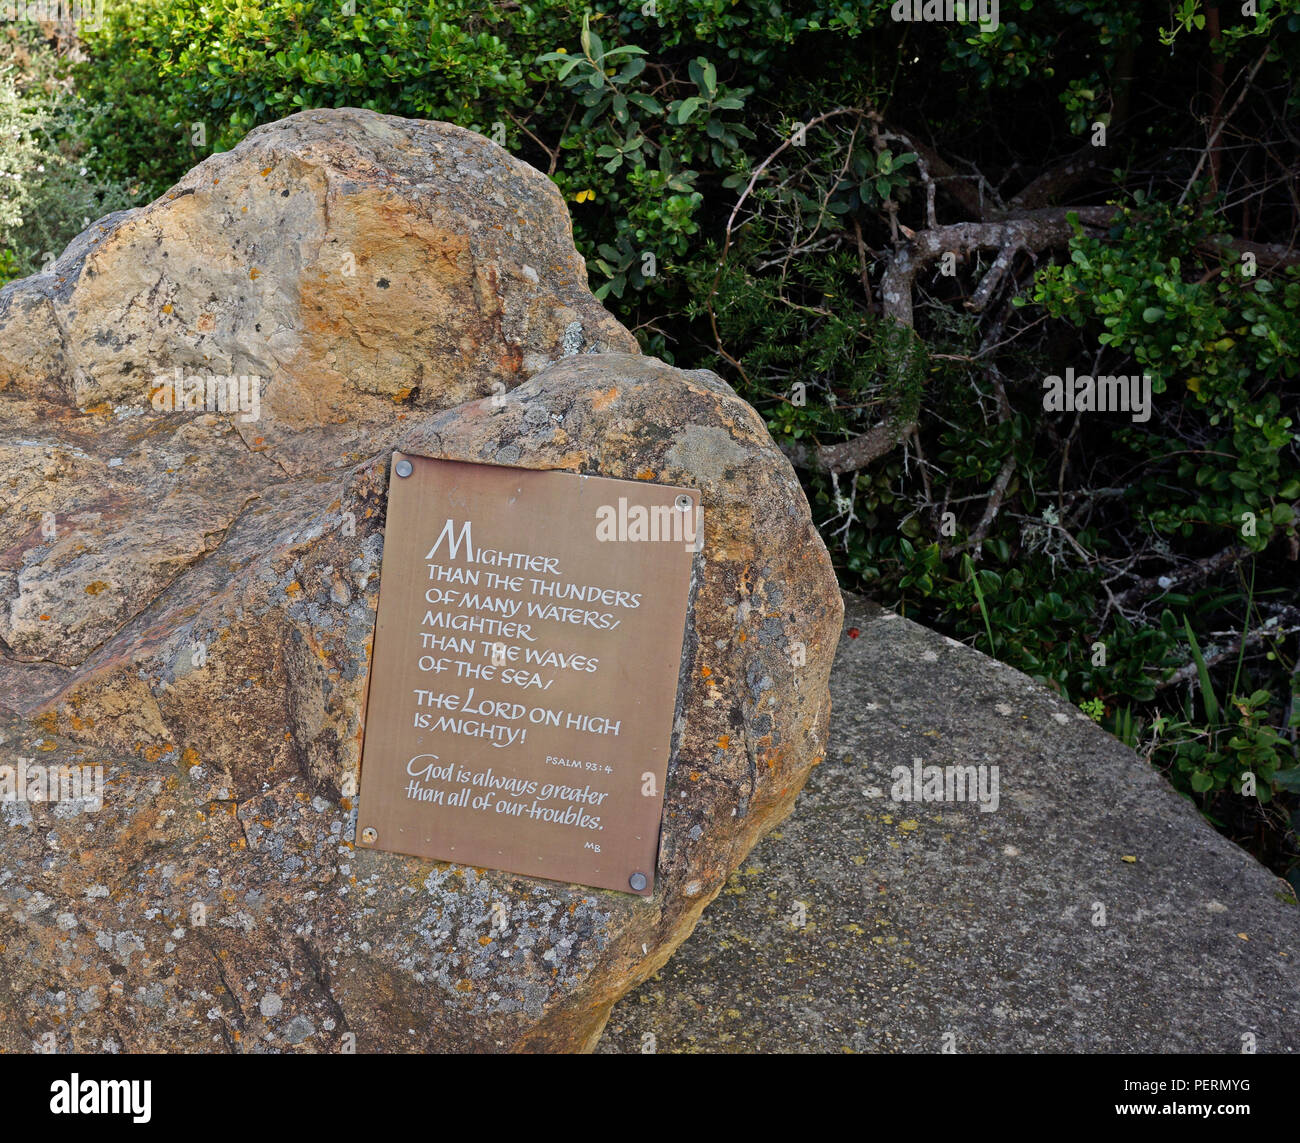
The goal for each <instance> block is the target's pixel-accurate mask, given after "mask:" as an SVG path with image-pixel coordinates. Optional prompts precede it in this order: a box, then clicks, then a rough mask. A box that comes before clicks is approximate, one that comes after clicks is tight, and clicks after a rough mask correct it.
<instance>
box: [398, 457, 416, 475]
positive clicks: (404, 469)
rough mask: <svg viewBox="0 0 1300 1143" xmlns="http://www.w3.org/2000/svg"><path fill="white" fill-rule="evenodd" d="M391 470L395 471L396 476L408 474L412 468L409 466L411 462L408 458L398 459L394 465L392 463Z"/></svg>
mask: <svg viewBox="0 0 1300 1143" xmlns="http://www.w3.org/2000/svg"><path fill="white" fill-rule="evenodd" d="M393 471H394V472H396V473H397V475H398V476H410V475H411V473H412V472H413V471H414V469H412V468H411V462H410V461H409V460H399V461H398V462H397V463H396V464H395V465H393Z"/></svg>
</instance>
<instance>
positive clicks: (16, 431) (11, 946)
mask: <svg viewBox="0 0 1300 1143" xmlns="http://www.w3.org/2000/svg"><path fill="white" fill-rule="evenodd" d="M244 206H247V207H248V210H247V212H246V213H245V212H244V210H243V209H242V208H243V207H244ZM332 239H336V240H337V241H332ZM335 248H340V251H341V252H342V251H346V252H350V253H351V254H352V255H353V258H354V261H355V264H356V267H357V275H356V279H355V280H349V279H348V278H347V276H346V275H342V274H341V273H340V274H337V275H336V273H335V270H334V269H333V268H332V267H331V266H330V264H329V259H328V258H327V257H325V254H328V253H330V252H332V251H333V250H334V249H335ZM241 259H242V261H241ZM182 266H183V267H185V269H184V271H183V272H177V269H176V268H177V267H182ZM252 269H259V270H260V272H259V273H258V274H257V275H252V274H251V273H249V272H247V271H251V270H252ZM326 271H328V273H329V274H330V275H332V276H333V277H331V278H329V279H322V278H321V275H322V273H324V272H326ZM109 283H112V288H110V287H109V285H108V284H109ZM394 291H396V293H394ZM212 299H218V300H215V301H214V300H212ZM395 301H396V304H394V302H395ZM166 307H170V309H167V308H166ZM204 315H207V318H208V319H210V320H206V319H205V318H204ZM259 327H260V328H259ZM42 330H44V331H45V332H44V333H42V332H41V331H42ZM51 338H52V341H51V340H50V339H51ZM633 348H634V342H633V341H632V339H631V337H630V335H629V334H627V332H626V331H625V330H623V329H622V327H621V326H619V325H618V324H617V323H616V322H615V321H614V319H613V318H612V317H610V316H609V315H608V314H607V313H605V312H604V311H603V310H602V309H601V308H600V307H599V305H598V304H597V303H596V302H595V301H594V299H592V298H591V296H590V295H589V294H588V293H587V292H586V288H585V281H584V274H583V267H582V262H581V260H580V259H579V258H578V256H577V255H576V253H575V252H574V250H573V248H572V243H571V238H570V235H569V229H568V222H567V218H566V216H565V214H564V210H563V205H562V203H561V201H560V199H559V197H558V195H557V194H556V192H555V191H554V189H553V187H551V185H550V184H549V182H548V181H547V180H546V179H544V178H542V177H541V176H540V175H538V174H536V173H534V172H531V171H529V170H528V168H526V167H524V166H523V165H521V164H519V163H517V162H515V161H514V160H512V159H510V157H509V156H508V155H507V154H506V153H505V152H504V151H502V150H500V149H499V148H497V147H494V146H493V145H492V144H490V143H488V142H487V141H486V140H483V139H481V138H479V137H477V136H475V135H472V134H470V133H467V132H464V131H460V130H458V129H456V128H452V127H447V126H444V125H441V124H430V123H415V122H410V121H404V120H397V119H391V118H386V117H382V116H378V115H372V114H370V113H365V112H357V111H341V112H309V113H304V114H303V115H299V116H294V117H292V118H291V119H289V120H285V121H283V122H281V123H277V124H271V125H269V126H267V127H264V128H260V129H258V130H257V131H255V132H253V133H252V134H250V136H249V137H248V139H247V140H245V142H244V143H243V144H241V145H240V147H238V148H236V149H235V150H234V151H232V152H230V153H228V154H225V155H221V156H216V157H214V158H213V159H210V160H208V161H206V162H205V163H203V164H201V165H200V166H199V167H198V168H196V169H195V170H194V171H193V172H191V174H190V175H189V176H187V178H186V179H185V180H184V181H183V182H182V183H181V184H179V185H178V187H177V188H175V189H174V190H173V191H171V192H169V193H168V194H167V195H164V196H163V197H162V198H161V199H159V200H158V201H157V202H155V203H153V204H152V205H150V206H149V207H146V208H144V209H143V210H141V211H136V212H130V213H128V214H125V215H121V216H115V217H112V218H109V219H106V220H104V221H103V222H102V223H100V224H97V225H96V226H95V227H92V228H91V230H90V231H88V232H87V234H85V235H82V236H81V237H80V238H79V239H78V240H77V241H76V242H74V243H73V245H72V246H71V247H70V248H69V250H68V251H67V252H66V253H65V254H64V256H63V257H62V258H61V259H60V260H59V262H58V263H57V265H56V267H55V271H54V272H53V274H50V275H42V276H39V277H37V278H34V279H27V280H26V281H24V282H19V283H15V284H14V285H12V286H10V287H8V288H7V289H6V290H5V291H3V293H0V640H3V643H2V644H0V765H9V766H10V767H18V768H19V769H21V770H22V771H23V773H24V774H32V773H49V772H51V771H52V772H55V773H57V772H58V768H59V767H63V768H65V773H74V772H75V773H87V774H90V773H92V772H93V771H92V770H89V769H87V770H83V769H82V768H84V767H92V768H93V767H100V768H101V770H100V771H99V772H100V773H102V775H103V780H104V781H103V788H102V795H101V797H100V799H99V801H96V800H85V799H84V798H83V799H82V800H76V799H64V800H60V801H55V802H51V803H48V804H43V803H40V802H32V801H16V802H9V803H6V804H0V821H3V823H4V828H3V829H0V1016H2V1017H3V1019H2V1020H0V1051H28V1050H31V1049H32V1048H33V1047H36V1046H53V1047H55V1048H56V1049H57V1050H60V1051H69V1050H85V1051H100V1050H108V1051H112V1050H123V1051H162V1050H169V1051H182V1052H187V1051H222V1050H230V1051H304V1052H305V1051H339V1050H344V1051H347V1050H353V1049H355V1050H356V1051H361V1052H395V1051H408V1050H409V1051H438V1050H479V1051H504V1050H528V1049H546V1050H575V1049H587V1048H590V1047H591V1046H593V1045H594V1043H595V1040H596V1038H597V1037H598V1036H599V1034H600V1031H601V1028H602V1026H603V1024H604V1022H605V1019H606V1017H607V1015H608V1013H609V1010H610V1008H611V1006H612V1005H613V1003H614V1002H615V1001H616V1000H617V999H618V997H619V996H621V995H622V994H623V993H624V992H625V991H627V989H628V988H630V987H632V986H633V985H634V984H636V983H637V982H638V981H641V980H644V979H645V978H646V977H647V976H648V975H649V974H651V973H653V972H654V971H655V970H656V969H657V968H659V966H661V965H662V964H663V963H664V962H665V961H666V960H667V958H668V957H669V956H670V954H671V952H672V950H673V949H674V948H675V947H676V945H677V944H678V943H679V942H680V941H681V940H682V939H684V937H685V936H686V935H687V934H688V933H689V932H690V930H691V928H692V926H693V925H694V924H695V922H696V920H697V919H698V917H699V915H700V912H701V910H703V908H704V907H705V905H706V904H707V903H708V902H709V901H710V900H711V899H712V898H713V897H714V895H716V894H717V892H718V891H719V890H720V888H721V887H722V885H723V884H724V883H725V881H726V879H727V876H728V875H729V874H730V873H731V872H732V870H734V869H735V868H736V867H737V865H738V863H739V862H740V861H741V860H742V859H743V858H744V855H745V854H746V852H747V851H748V850H749V849H750V848H751V847H752V846H753V844H754V843H755V841H756V840H757V839H758V837H760V836H761V835H762V833H763V832H764V831H765V830H767V829H769V828H770V827H771V826H773V825H774V824H775V823H776V822H778V821H779V820H780V819H781V818H782V817H783V816H784V815H785V814H787V813H788V812H789V810H790V808H791V805H792V804H793V800H794V798H795V796H796V794H797V793H798V791H799V789H800V787H801V786H802V785H803V782H804V780H805V779H806V777H807V775H808V773H809V770H810V768H811V766H812V765H813V764H814V763H815V762H816V761H817V760H818V759H819V758H820V757H821V755H822V753H823V752H824V744H825V733H826V727H827V724H828V721H829V697H828V689H827V679H828V673H829V666H830V658H831V655H832V653H833V649H834V646H835V642H836V639H837V637H838V633H839V624H840V617H841V612H842V604H841V602H840V599H839V596H838V594H837V592H836V588H835V581H834V575H833V572H832V569H831V566H830V561H829V559H828V557H827V554H826V551H825V549H824V547H823V546H822V544H821V541H820V540H819V538H818V536H817V533H816V530H815V528H814V527H813V525H812V522H811V520H810V518H809V511H808V506H807V504H806V502H805V500H804V497H803V495H802V492H801V491H800V488H799V485H798V482H797V480H796V479H795V476H794V473H793V471H792V470H791V468H790V466H789V464H788V463H787V461H786V460H785V458H784V457H783V456H782V455H781V453H780V452H779V451H778V450H777V449H776V448H775V446H774V445H773V443H772V441H771V439H770V438H769V437H768V435H767V432H766V430H765V428H764V426H763V423H762V421H761V419H760V418H759V417H758V416H757V415H756V414H755V413H754V411H753V410H752V409H751V408H750V407H749V406H748V405H746V404H745V403H744V402H743V401H741V400H740V399H739V398H738V397H737V396H736V395H735V393H733V392H732V391H731V389H730V388H728V386H727V385H726V384H725V383H723V382H722V381H721V380H719V379H718V378H717V377H715V376H713V375H712V374H710V373H707V372H682V371H679V370H676V369H673V368H671V367H669V366H667V365H665V364H663V363H661V362H657V361H653V360H650V359H646V358H642V357H640V356H638V355H636V354H635V353H631V352H612V351H616V350H624V349H628V350H630V349H633ZM209 360H210V361H211V362H212V364H211V365H208V364H207V362H208V361H209ZM201 362H202V363H203V364H202V365H200V363H201ZM552 363H554V364H552ZM178 366H179V367H180V368H181V369H182V371H183V372H185V373H189V372H190V371H192V370H194V371H197V370H199V369H200V368H203V369H207V368H211V369H212V370H213V371H216V372H219V373H223V374H227V373H228V374H236V373H238V374H249V373H252V372H254V371H255V370H257V369H264V370H265V382H266V383H265V386H264V389H265V392H264V396H263V400H262V406H261V419H259V420H257V421H251V420H249V421H241V419H240V417H241V414H240V413H239V412H230V411H227V412H220V411H216V412H213V411H202V410H197V409H196V410H184V409H182V410H179V411H176V410H173V411H165V410H164V411H157V409H156V408H155V405H154V403H153V402H154V398H155V396H156V394H155V392H154V390H153V389H152V388H151V378H153V377H155V376H157V375H160V374H166V373H167V372H168V371H169V370H171V369H174V368H175V367H178ZM395 379H396V380H395ZM397 382H400V384H398V383H397ZM154 388H156V386H155V387H154ZM470 397H478V398H479V399H475V400H467V398H470ZM254 434H256V435H254ZM394 448H400V449H402V450H404V451H407V452H412V453H420V454H425V455H430V456H442V457H448V458H452V459H461V460H476V461H484V462H489V463H498V464H511V465H518V466H521V467H528V468H553V469H565V470H568V471H573V472H586V473H593V474H601V475H606V476H616V477H625V478H628V479H640V480H654V481H658V482H662V483H668V484H681V485H688V486H692V487H696V488H699V489H700V491H701V493H702V496H703V504H704V527H705V538H704V545H703V550H702V551H701V552H700V553H698V554H697V556H696V565H695V571H694V579H695V583H694V588H693V594H692V604H691V608H690V611H689V614H688V620H687V638H686V643H685V647H684V652H683V661H682V668H681V669H682V674H681V681H680V689H679V700H678V710H677V716H676V724H675V727H674V732H675V733H674V743H675V745H674V750H673V755H672V758H671V761H670V767H669V773H668V783H667V788H666V797H665V815H664V826H663V834H662V839H661V846H660V857H659V868H658V873H657V882H656V892H655V894H654V895H653V897H651V898H650V899H648V900H643V899H641V898H638V897H634V896H631V895H629V894H622V893H611V892H605V891H599V890H594V889H589V888H584V887H582V886H575V885H563V884H559V883H555V882H548V881H540V880H535V879H529V878H526V877H522V876H516V875H510V874H505V873H498V872H495V871H491V870H484V869H472V868H465V867H461V866H456V865H451V864H447V863H439V862H427V861H421V860H418V859H415V858H409V857H403V856H399V855H395V854H388V853H382V852H376V851H369V850H355V849H354V848H353V841H354V837H353V831H354V827H355V821H356V808H355V806H354V804H353V801H354V799H353V798H352V797H351V796H350V795H351V794H352V792H353V791H354V790H355V788H356V781H357V775H358V767H359V760H360V744H361V735H362V728H363V709H364V702H365V692H366V685H367V680H368V669H369V661H370V651H371V638H372V634H373V624H374V614H375V606H376V602H377V597H378V587H379V569H380V561H381V557H382V551H383V521H384V509H385V498H386V492H387V469H388V459H389V456H390V455H391V452H392V450H393V449H394ZM796 643H798V644H802V651H801V652H800V653H798V654H792V648H793V646H794V644H796ZM0 788H2V787H0ZM82 793H83V794H84V793H85V791H82ZM100 802H102V804H100ZM502 905H504V907H505V915H506V917H507V919H508V927H507V928H506V929H505V930H504V932H502V931H499V925H496V926H494V923H493V921H494V917H498V916H499V915H500V912H501V910H500V908H499V906H502ZM494 906H496V908H494Z"/></svg>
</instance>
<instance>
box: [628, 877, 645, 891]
mask: <svg viewBox="0 0 1300 1143" xmlns="http://www.w3.org/2000/svg"><path fill="white" fill-rule="evenodd" d="M627 883H628V884H629V885H631V886H632V888H633V889H635V890H636V891H637V892H638V893H640V892H641V890H642V889H644V888H645V887H646V886H647V885H649V884H650V882H649V881H647V880H646V876H645V874H644V873H633V874H632V876H631V877H629V878H628V879H627Z"/></svg>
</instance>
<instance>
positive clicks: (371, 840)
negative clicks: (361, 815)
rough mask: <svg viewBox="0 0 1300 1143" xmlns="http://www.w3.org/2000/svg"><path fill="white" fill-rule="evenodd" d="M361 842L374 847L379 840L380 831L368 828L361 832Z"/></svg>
mask: <svg viewBox="0 0 1300 1143" xmlns="http://www.w3.org/2000/svg"><path fill="white" fill-rule="evenodd" d="M361 840H362V841H364V842H365V843H366V844H367V845H374V844H375V842H377V841H378V840H379V833H378V831H376V830H374V829H372V828H370V827H369V826H367V827H366V828H365V829H363V830H362V831H361Z"/></svg>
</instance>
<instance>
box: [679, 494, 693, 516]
mask: <svg viewBox="0 0 1300 1143" xmlns="http://www.w3.org/2000/svg"><path fill="white" fill-rule="evenodd" d="M674 503H675V504H676V505H677V510H678V511H679V512H689V511H690V510H691V508H692V507H693V506H694V504H695V501H694V500H692V499H691V498H690V497H689V496H687V495H686V494H685V493H682V495H680V496H679V497H677V499H676V500H675V501H674Z"/></svg>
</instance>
